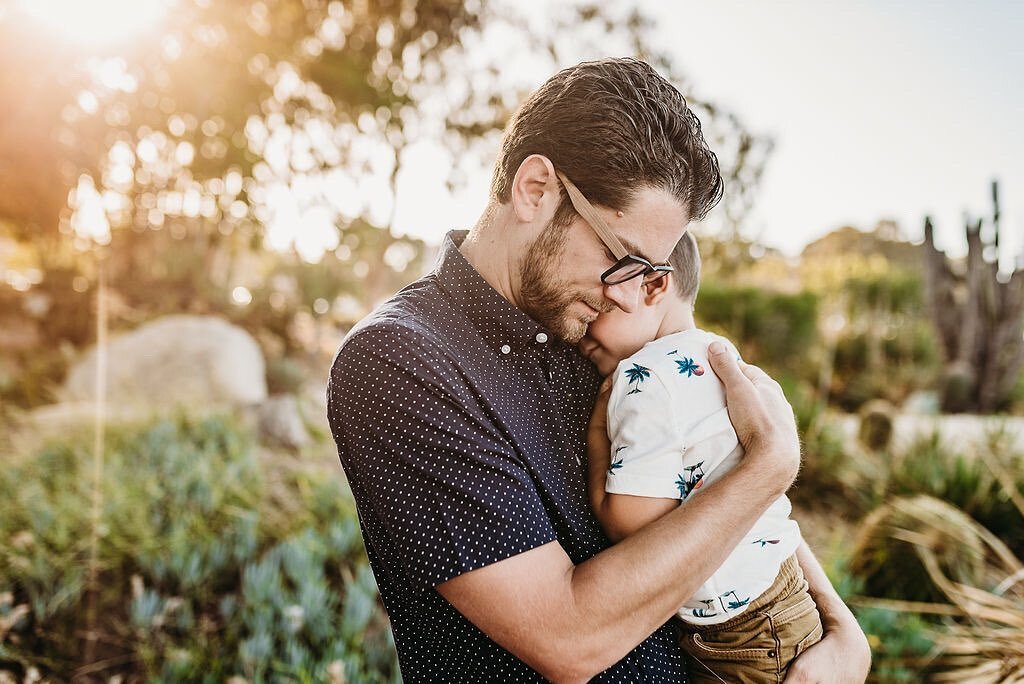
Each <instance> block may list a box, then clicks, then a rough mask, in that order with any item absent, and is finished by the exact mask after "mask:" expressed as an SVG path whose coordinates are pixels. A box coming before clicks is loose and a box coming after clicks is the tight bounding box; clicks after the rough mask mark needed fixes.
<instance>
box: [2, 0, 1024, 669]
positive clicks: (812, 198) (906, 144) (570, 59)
mask: <svg viewBox="0 0 1024 684" xmlns="http://www.w3.org/2000/svg"><path fill="white" fill-rule="evenodd" d="M708 5H711V3H696V2H681V3H671V4H670V3H655V2H646V3H625V2H605V3H589V2H579V1H576V2H566V3H558V4H554V3H541V2H538V1H536V0H530V1H520V2H513V1H512V0H505V1H495V2H483V1H479V0H466V1H465V2H459V1H456V0H389V1H386V0H346V1H344V2H342V1H338V0H334V1H330V2H328V1H326V0H235V1H233V2H223V1H222V0H93V2H89V3H83V2H77V1H75V0H0V456H2V458H3V459H4V460H3V468H2V469H0V682H21V681H26V682H34V681H67V680H71V679H76V680H78V681H116V682H123V681H143V680H145V681H179V680H187V681H225V680H228V681H233V682H235V684H238V683H240V682H245V681H331V682H346V681H347V682H396V681H400V674H399V672H398V667H397V663H396V659H395V653H394V644H393V641H392V637H391V633H390V631H389V629H388V623H387V618H386V615H385V614H384V612H383V610H382V609H381V606H380V602H379V599H378V596H377V589H376V586H375V584H374V581H373V577H372V574H371V573H370V571H369V568H368V565H367V561H366V556H365V552H364V550H363V548H362V542H361V538H360V534H359V527H358V521H357V519H356V517H355V510H354V506H353V503H352V500H351V495H350V494H349V492H348V490H347V487H346V485H345V482H344V478H343V475H342V473H341V469H340V466H339V464H338V461H337V453H336V451H335V448H334V444H333V441H332V440H331V437H330V432H329V430H328V428H327V425H326V420H325V399H324V394H325V389H326V378H327V371H328V368H329V366H330V361H331V357H332V355H333V353H334V352H335V350H336V349H337V347H338V345H339V343H340V341H341V340H342V338H343V337H344V334H345V332H346V331H347V330H348V329H349V328H350V327H351V325H352V324H353V323H354V322H355V321H357V320H359V319H360V318H361V317H362V316H364V315H365V314H366V313H368V312H369V311H370V310H371V309H372V308H373V306H374V305H375V304H377V303H378V302H380V301H382V300H383V299H385V298H386V297H388V296H389V295H390V294H392V293H393V292H395V291H396V290H397V289H399V288H400V287H402V286H403V285H405V284H406V283H409V282H411V281H412V280H414V279H416V278H417V277H419V276H420V275H422V274H423V273H424V272H425V271H426V270H427V269H428V268H429V267H430V264H431V263H432V259H433V257H434V255H435V254H436V251H437V246H438V244H439V243H440V241H441V239H442V238H443V236H444V233H445V232H446V231H447V230H450V229H452V228H468V227H469V226H471V225H472V224H473V223H474V222H475V220H476V219H477V217H478V216H479V213H480V212H481V210H482V209H483V207H484V204H485V202H486V198H487V187H488V183H489V179H490V168H491V164H492V162H493V158H494V154H495V151H496V149H497V144H498V141H499V139H500V135H501V131H502V128H503V126H504V125H505V122H506V121H507V120H508V118H509V116H510V114H511V113H512V111H513V110H514V108H515V107H516V106H517V104H518V103H519V102H520V101H521V99H522V98H523V97H524V96H525V95H526V94H527V93H528V92H529V91H530V90H532V89H533V88H535V87H537V86H538V85H539V84H540V83H542V82H543V81H544V80H545V79H546V78H547V77H548V76H550V75H551V74H552V73H554V72H555V71H556V70H558V69H560V68H563V67H566V66H570V65H572V64H575V63H576V62H578V61H580V60H583V59H590V58H596V57H602V56H617V55H636V56H640V57H642V58H644V59H646V60H648V61H650V62H651V63H652V64H653V65H655V66H656V68H657V69H658V70H659V71H660V72H661V73H662V74H664V75H665V76H666V77H668V78H670V80H672V81H673V82H674V83H675V84H676V85H677V86H678V87H679V88H680V90H681V91H682V92H683V94H684V95H685V96H686V97H687V99H688V101H689V102H690V104H691V105H692V106H693V107H694V109H695V110H696V111H697V112H698V114H699V116H700V119H701V121H702V123H703V126H704V130H705V134H706V136H707V138H708V140H709V141H710V142H711V145H712V147H713V149H715V150H716V151H717V152H718V153H719V156H720V158H721V160H722V169H723V175H724V176H725V177H726V180H727V186H726V195H725V199H724V201H723V202H722V204H721V205H720V206H719V207H718V208H717V209H716V210H715V211H714V213H713V214H712V215H711V216H709V217H708V219H706V220H705V221H703V222H702V223H700V224H698V225H695V226H693V230H694V232H695V234H696V235H697V236H698V240H699V243H700V246H701V250H702V253H703V255H704V263H705V274H704V278H703V284H702V288H701V294H700V297H699V299H698V303H697V315H698V322H699V323H700V324H701V325H702V326H703V327H706V328H710V329H713V330H716V331H719V332H722V333H724V334H726V335H728V336H729V337H731V338H732V339H734V340H735V341H736V343H737V345H738V346H739V348H740V349H741V350H743V352H744V355H745V356H746V357H747V359H748V360H751V361H753V362H755V363H758V364H760V365H762V366H763V367H765V368H766V369H767V370H769V371H770V372H771V373H772V374H773V375H774V376H775V377H777V378H779V379H780V381H781V382H783V384H784V386H785V388H786V390H787V394H788V396H789V398H790V400H791V401H792V402H793V404H794V407H795V409H796V413H797V418H798V422H799V427H800V430H801V432H802V436H803V441H804V445H805V465H804V469H803V472H802V474H801V476H800V479H799V481H798V483H797V485H796V486H795V488H794V490H793V491H792V492H791V498H792V499H793V501H794V503H795V506H796V517H797V519H798V520H799V521H800V523H801V526H802V529H803V531H804V534H805V536H806V537H807V538H808V540H809V541H810V543H811V545H812V547H813V548H814V549H815V550H816V552H817V553H818V554H819V556H820V557H821V558H822V561H823V563H824V564H825V565H826V567H827V569H828V571H829V574H830V576H831V577H832V580H833V582H834V583H835V584H836V586H837V588H838V589H839V590H840V592H841V593H842V594H843V596H844V597H845V598H846V600H847V601H848V602H849V603H850V604H851V606H852V607H853V608H854V610H855V612H856V613H857V616H858V619H859V620H860V621H861V624H862V626H863V627H864V629H865V631H866V632H867V633H868V635H869V639H870V641H871V645H872V649H873V652H874V669H873V673H872V680H873V681H878V682H916V681H926V680H930V681H950V682H1002V681H1017V680H1020V679H1021V678H1024V564H1022V561H1021V559H1022V558H1024V492H1022V485H1024V467H1022V466H1024V372H1022V370H1024V161H1022V160H1024V128H1022V127H1021V126H1020V124H1019V122H1020V121H1021V120H1024V88H1021V87H1020V76H1021V74H1022V73H1024V43H1022V41H1020V36H1021V35H1024V10H1022V8H1021V6H1019V5H1014V4H1006V3H997V2H994V1H993V2H978V3H969V4H968V3H958V4H954V3H941V2H924V1H923V0H922V1H920V2H898V3H873V2H866V3H846V4H843V3H834V4H829V5H827V6H822V5H820V4H812V3H798V2H788V3H776V4H770V3H759V4H756V5H754V4H747V3H738V2H720V3H714V4H713V6H708Z"/></svg>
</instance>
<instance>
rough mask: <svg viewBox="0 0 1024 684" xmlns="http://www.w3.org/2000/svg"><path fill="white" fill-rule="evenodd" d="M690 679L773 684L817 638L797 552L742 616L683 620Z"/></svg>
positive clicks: (815, 619)
mask: <svg viewBox="0 0 1024 684" xmlns="http://www.w3.org/2000/svg"><path fill="white" fill-rule="evenodd" d="M682 628H683V632H684V633H683V637H682V640H681V642H680V646H681V647H682V648H683V650H684V651H686V653H687V655H688V656H689V657H688V660H689V663H688V665H689V667H688V672H689V675H690V681H692V682H699V683H700V684H704V683H705V682H715V683H716V684H717V683H718V682H729V684H733V683H734V682H739V683H740V684H767V683H769V682H770V683H771V684H777V683H778V682H782V681H783V680H784V679H785V678H786V672H787V671H788V670H789V666H790V664H791V663H792V662H793V660H794V659H796V657H797V656H798V655H800V654H801V653H803V652H804V651H805V650H807V649H808V648H810V647H811V646H813V645H814V644H816V643H818V641H820V640H821V635H822V628H821V618H820V616H819V615H818V607H817V606H816V605H815V603H814V599H812V598H811V595H810V594H809V593H808V592H807V580H805V579H804V574H803V572H802V571H801V570H800V565H799V564H798V563H797V561H796V556H791V557H790V558H788V559H787V560H786V561H785V562H784V563H783V564H782V568H781V569H780V570H779V576H778V577H777V578H776V579H775V582H774V584H772V586H771V587H769V588H768V590H767V591H765V592H764V593H763V594H761V595H760V596H759V597H757V598H756V599H754V601H753V602H752V603H751V604H750V606H749V607H748V608H747V610H745V611H744V612H743V613H742V614H740V615H737V616H736V617H734V618H732V619H731V620H729V621H727V622H723V623H721V624H718V625H690V624H685V623H684V624H683V625H682Z"/></svg>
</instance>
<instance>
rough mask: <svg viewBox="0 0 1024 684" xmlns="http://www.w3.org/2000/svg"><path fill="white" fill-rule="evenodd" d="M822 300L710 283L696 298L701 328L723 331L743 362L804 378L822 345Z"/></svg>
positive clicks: (702, 288)
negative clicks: (812, 355) (819, 329)
mask: <svg viewBox="0 0 1024 684" xmlns="http://www.w3.org/2000/svg"><path fill="white" fill-rule="evenodd" d="M817 317H818V298H817V296H816V295H814V294H813V293H811V292H800V293H797V294H787V293H781V292H769V291H766V290H763V289H760V288H754V287H740V288H731V287H726V286H722V285H719V284H716V283H712V282H707V283H704V284H702V285H701V290H700V295H699V296H698V297H697V318H698V320H699V321H700V322H701V324H702V325H705V326H707V327H711V328H715V329H719V330H722V331H724V333H725V334H726V335H728V336H729V337H730V338H731V339H732V340H733V342H735V343H736V346H737V347H738V348H739V350H740V353H742V354H743V357H744V359H746V360H747V361H750V362H752V363H758V364H761V363H770V364H771V365H770V367H771V368H774V369H788V370H789V371H790V372H793V373H797V374H801V372H805V371H806V370H807V367H806V360H807V350H808V349H810V348H812V347H813V346H814V345H815V343H816V341H817V336H818V332H817V324H818V319H817Z"/></svg>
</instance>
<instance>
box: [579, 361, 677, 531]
mask: <svg viewBox="0 0 1024 684" xmlns="http://www.w3.org/2000/svg"><path fill="white" fill-rule="evenodd" d="M611 390H612V379H611V377H608V378H607V379H605V381H604V384H602V385H601V390H600V392H599V393H598V397H597V404H596V406H595V409H594V414H593V416H592V418H591V421H590V426H589V427H588V428H587V489H588V490H589V494H590V506H591V508H592V509H593V511H594V515H595V516H597V520H598V522H600V523H601V527H602V528H603V529H604V532H605V534H606V535H608V538H609V539H611V540H612V541H613V542H618V541H621V540H622V539H625V538H626V537H628V536H629V535H631V534H633V533H634V532H636V531H637V530H639V529H640V528H641V527H643V526H644V525H646V524H648V523H650V522H654V521H655V520H657V519H658V518H660V517H661V516H663V515H665V514H666V513H668V512H669V511H671V510H673V509H674V508H676V507H677V506H678V505H679V500H678V499H661V498H654V497H647V496H630V495H628V494H611V493H608V492H606V491H605V479H606V477H607V475H608V468H609V467H610V465H611V446H612V445H611V440H609V439H608V410H607V407H608V399H609V397H610V396H611Z"/></svg>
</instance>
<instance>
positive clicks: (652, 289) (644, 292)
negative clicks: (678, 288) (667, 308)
mask: <svg viewBox="0 0 1024 684" xmlns="http://www.w3.org/2000/svg"><path fill="white" fill-rule="evenodd" d="M671 287H674V284H673V282H672V274H671V273H666V274H665V275H663V276H662V277H660V278H658V279H657V280H655V281H654V282H653V283H645V284H644V285H641V286H640V294H641V296H642V297H643V298H644V304H646V305H647V306H651V305H653V304H657V303H658V302H660V301H661V300H662V298H664V297H665V296H667V295H668V294H670V293H669V288H671Z"/></svg>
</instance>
